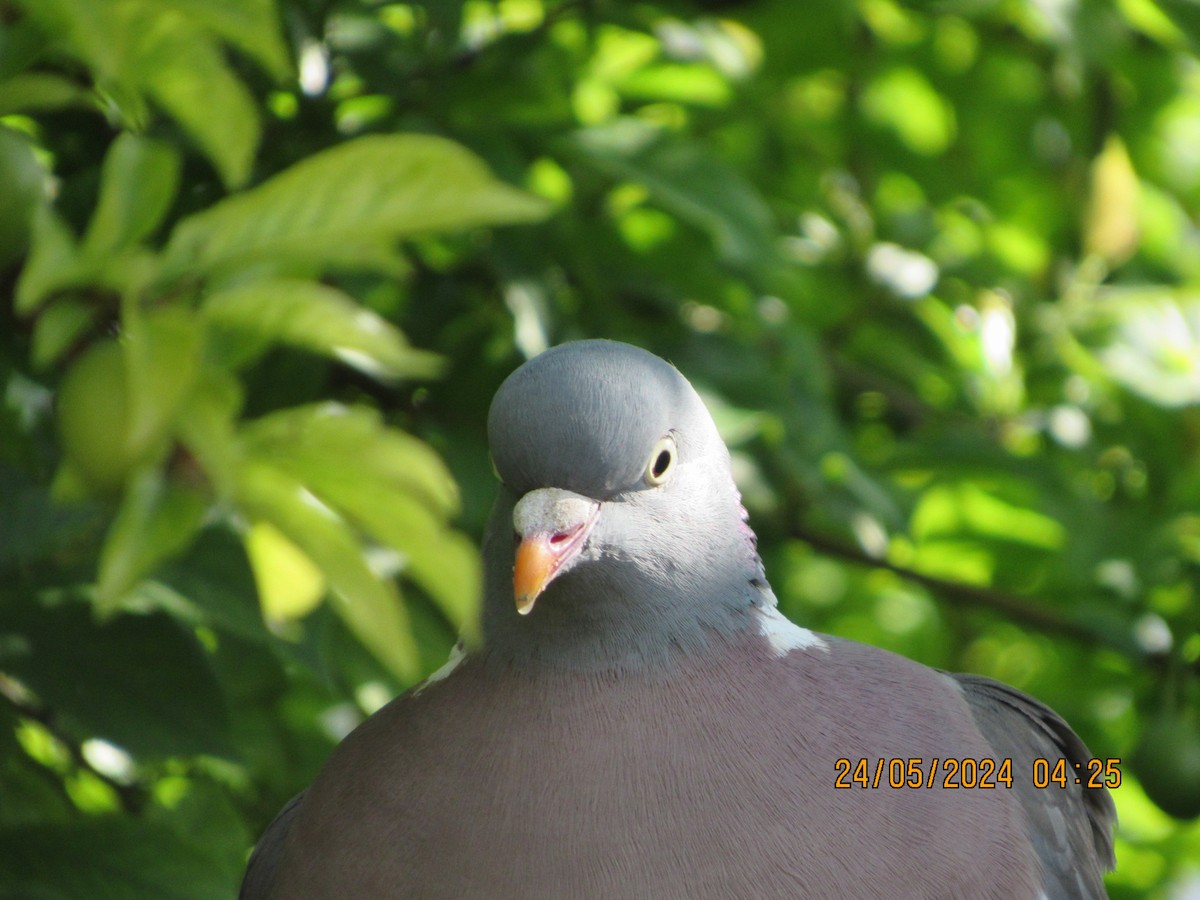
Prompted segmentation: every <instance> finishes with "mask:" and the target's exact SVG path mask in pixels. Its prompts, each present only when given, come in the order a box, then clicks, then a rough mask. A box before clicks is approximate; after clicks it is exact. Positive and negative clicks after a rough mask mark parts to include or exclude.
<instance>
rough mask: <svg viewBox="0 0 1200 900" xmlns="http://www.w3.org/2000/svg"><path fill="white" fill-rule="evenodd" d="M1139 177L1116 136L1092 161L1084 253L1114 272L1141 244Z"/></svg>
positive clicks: (1122, 143) (1084, 233) (1106, 142)
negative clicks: (1094, 255)
mask: <svg viewBox="0 0 1200 900" xmlns="http://www.w3.org/2000/svg"><path fill="white" fill-rule="evenodd" d="M1138 194H1139V189H1138V176H1137V172H1135V171H1134V169H1133V163H1132V162H1131V161H1130V159H1129V151H1127V150H1126V149H1125V143H1124V141H1122V140H1121V138H1120V137H1118V136H1117V135H1115V134H1110V135H1109V136H1108V138H1107V139H1106V140H1105V142H1104V149H1102V150H1101V151H1100V153H1099V155H1098V156H1097V157H1096V158H1095V159H1094V160H1092V167H1091V184H1090V193H1089V196H1088V206H1087V209H1086V212H1085V215H1084V220H1083V249H1084V252H1085V253H1094V254H1096V255H1097V256H1099V257H1100V258H1101V259H1103V260H1104V261H1105V263H1107V264H1108V266H1109V267H1110V268H1111V267H1113V266H1117V265H1120V264H1121V263H1123V262H1124V261H1125V260H1127V259H1128V258H1129V257H1130V256H1131V255H1132V254H1133V252H1134V251H1135V250H1136V249H1137V244H1138Z"/></svg>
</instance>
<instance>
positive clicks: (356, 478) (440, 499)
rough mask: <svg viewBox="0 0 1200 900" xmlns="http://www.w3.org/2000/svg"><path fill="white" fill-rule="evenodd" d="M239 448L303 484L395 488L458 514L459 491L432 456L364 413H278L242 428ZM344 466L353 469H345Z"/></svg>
mask: <svg viewBox="0 0 1200 900" xmlns="http://www.w3.org/2000/svg"><path fill="white" fill-rule="evenodd" d="M242 442H243V446H244V447H245V449H246V452H247V453H248V454H250V455H252V456H257V457H258V458H261V459H263V460H270V461H271V463H272V465H274V466H278V467H279V468H281V469H284V470H286V471H287V472H289V473H290V474H291V475H292V476H293V477H295V478H297V479H299V480H300V481H301V482H303V483H305V484H311V483H317V482H320V483H321V484H329V485H332V484H335V483H340V482H349V483H360V484H363V485H364V486H366V487H367V489H371V488H376V489H386V488H394V489H397V490H399V491H402V492H404V493H407V494H411V495H413V496H414V497H416V498H418V499H419V501H420V502H421V503H422V504H424V505H426V506H428V507H430V509H431V510H432V511H433V512H435V513H436V514H438V515H442V516H445V515H450V514H452V513H454V512H455V511H456V510H457V508H458V490H457V488H456V486H455V484H454V480H453V479H452V478H451V477H450V473H449V472H448V471H447V470H446V467H445V465H444V464H443V463H442V461H441V460H440V459H439V458H438V456H437V454H436V453H434V452H433V450H431V449H430V448H429V447H428V446H427V445H425V444H423V443H422V442H421V441H419V440H417V439H416V438H414V437H412V436H410V435H407V434H405V433H404V432H402V431H397V430H396V429H391V428H387V427H385V426H384V425H383V423H382V421H381V420H380V418H379V414H378V413H376V412H375V411H374V410H371V409H367V408H365V407H349V406H343V405H341V404H337V403H322V404H319V405H316V406H298V407H295V408H293V409H288V410H282V411H280V412H277V413H272V414H271V415H269V416H264V417H262V418H260V419H257V420H255V421H254V422H251V423H249V424H247V425H246V426H245V428H244V429H243V431H242ZM349 460H353V463H352V464H351V465H345V464H344V463H345V462H346V461H349ZM335 461H337V462H340V463H343V464H334V462H335Z"/></svg>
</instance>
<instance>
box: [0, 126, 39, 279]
mask: <svg viewBox="0 0 1200 900" xmlns="http://www.w3.org/2000/svg"><path fill="white" fill-rule="evenodd" d="M45 183H46V172H45V170H44V169H43V168H42V165H41V164H40V163H39V162H38V161H37V158H36V156H35V155H34V152H33V145H32V144H31V143H30V141H29V139H28V138H27V137H25V135H23V134H20V133H19V132H17V131H15V130H13V129H12V128H4V127H2V126H0V185H3V192H4V193H3V196H4V202H3V203H2V204H0V269H3V268H5V267H7V266H8V265H9V264H10V263H13V262H15V261H16V260H18V259H19V258H20V257H21V255H22V254H23V253H24V252H25V250H26V248H27V247H28V246H29V239H30V232H31V230H32V228H33V225H34V217H35V214H36V212H37V210H38V208H39V207H40V206H41V205H42V203H43V197H44V193H45Z"/></svg>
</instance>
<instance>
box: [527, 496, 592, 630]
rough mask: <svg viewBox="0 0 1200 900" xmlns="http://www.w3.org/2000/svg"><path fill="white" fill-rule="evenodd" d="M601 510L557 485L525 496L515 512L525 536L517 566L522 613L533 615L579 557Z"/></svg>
mask: <svg viewBox="0 0 1200 900" xmlns="http://www.w3.org/2000/svg"><path fill="white" fill-rule="evenodd" d="M581 501H583V502H581ZM598 512H599V504H598V503H596V502H595V501H592V500H586V501H585V498H583V497H580V496H579V495H578V494H572V493H570V492H569V491H560V490H558V489H556V488H546V489H543V490H539V491H533V492H531V493H530V494H527V495H526V496H525V497H524V498H522V500H521V502H520V503H519V504H518V507H517V511H516V513H515V515H514V525H515V527H516V529H517V533H518V534H519V535H520V536H521V543H520V544H519V545H518V546H517V556H516V562H515V564H514V566H513V597H514V599H515V600H516V604H517V612H518V613H520V614H521V615H523V616H527V615H529V613H530V612H531V611H532V610H533V604H534V603H535V602H536V601H537V598H538V597H539V596H541V594H542V592H543V591H544V590H545V589H546V587H547V586H548V585H549V584H550V582H551V581H553V580H554V579H555V577H556V576H558V575H559V574H561V573H562V572H564V571H565V570H566V569H568V568H570V566H571V565H572V564H573V563H574V562H575V561H576V560H577V559H578V558H579V553H580V551H582V550H583V545H584V542H585V541H586V540H587V536H588V535H589V534H590V533H591V531H592V526H593V525H594V524H595V522H596V514H597V513H598Z"/></svg>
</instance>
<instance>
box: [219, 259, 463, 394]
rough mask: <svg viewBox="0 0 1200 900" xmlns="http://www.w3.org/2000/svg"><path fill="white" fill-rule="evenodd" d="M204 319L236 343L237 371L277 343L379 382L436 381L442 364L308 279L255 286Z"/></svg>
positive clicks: (226, 298) (233, 294) (227, 297)
mask: <svg viewBox="0 0 1200 900" xmlns="http://www.w3.org/2000/svg"><path fill="white" fill-rule="evenodd" d="M202 312H203V314H204V317H205V318H206V319H207V320H208V321H209V322H210V323H211V324H212V325H213V326H215V331H216V332H217V335H218V336H220V334H221V333H222V332H224V333H226V334H228V335H229V336H230V337H231V338H232V341H231V342H227V343H231V356H232V361H233V362H234V364H235V365H241V364H245V363H246V362H249V361H250V360H252V359H254V358H257V357H258V356H259V355H261V354H262V353H263V352H265V351H266V350H267V349H268V348H269V346H270V345H271V344H272V343H281V344H290V345H292V346H295V347H301V348H303V349H306V350H312V351H313V352H315V353H320V354H322V355H324V356H328V357H330V358H332V359H339V360H341V361H342V362H344V363H346V364H347V365H350V366H353V367H354V368H356V369H358V370H360V371H362V372H364V373H366V374H368V375H372V376H375V377H376V378H385V379H391V378H405V377H408V378H413V377H429V376H431V375H435V374H436V373H437V371H438V369H439V362H440V360H439V358H438V357H437V356H435V355H434V354H432V353H427V352H425V351H422V350H414V349H413V348H412V347H411V346H409V343H408V341H407V340H405V338H404V335H403V334H402V333H401V332H400V330H399V329H398V328H396V327H395V326H394V325H392V324H391V323H390V322H388V321H387V320H386V319H384V318H382V317H381V316H379V315H376V314H375V313H374V312H372V311H371V310H369V309H366V308H364V307H363V306H361V305H359V304H358V303H356V302H354V300H353V299H352V298H351V297H349V296H348V295H346V294H344V293H343V292H341V291H339V290H337V289H336V288H332V287H329V286H327V285H324V284H319V283H317V282H314V281H305V280H302V279H289V278H277V279H266V280H263V281H252V282H249V283H246V284H242V285H239V286H237V287H233V288H230V289H228V290H225V291H220V292H218V293H216V294H213V295H211V296H209V297H208V298H206V299H205V301H204V304H203V306H202Z"/></svg>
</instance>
